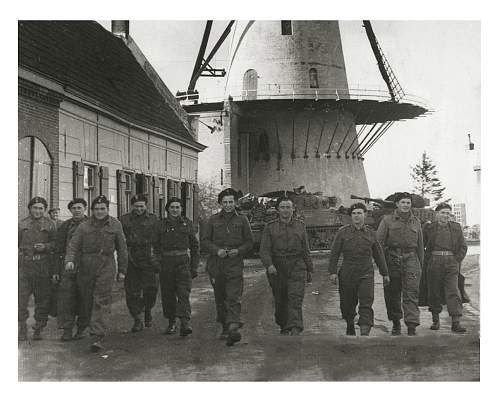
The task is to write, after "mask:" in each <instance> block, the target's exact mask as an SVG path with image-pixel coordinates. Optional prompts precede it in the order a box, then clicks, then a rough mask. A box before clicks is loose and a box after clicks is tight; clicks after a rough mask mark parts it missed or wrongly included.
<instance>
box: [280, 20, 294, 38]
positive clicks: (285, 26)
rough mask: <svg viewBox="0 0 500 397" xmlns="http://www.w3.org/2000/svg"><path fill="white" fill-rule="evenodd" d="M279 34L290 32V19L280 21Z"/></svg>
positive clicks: (286, 34) (285, 34)
mask: <svg viewBox="0 0 500 397" xmlns="http://www.w3.org/2000/svg"><path fill="white" fill-rule="evenodd" d="M281 34H282V35H283V36H290V35H291V34H292V21H281Z"/></svg>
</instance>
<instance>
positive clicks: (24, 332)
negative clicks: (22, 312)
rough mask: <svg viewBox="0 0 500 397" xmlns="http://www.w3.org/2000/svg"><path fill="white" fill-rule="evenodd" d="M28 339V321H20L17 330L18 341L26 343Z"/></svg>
mask: <svg viewBox="0 0 500 397" xmlns="http://www.w3.org/2000/svg"><path fill="white" fill-rule="evenodd" d="M27 339H28V326H27V325H26V321H19V324H18V330H17V340H19V341H25V340H27Z"/></svg>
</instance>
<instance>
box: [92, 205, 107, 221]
mask: <svg viewBox="0 0 500 397" xmlns="http://www.w3.org/2000/svg"><path fill="white" fill-rule="evenodd" d="M108 212H109V209H108V207H107V206H106V204H104V203H99V204H95V205H94V208H93V209H92V215H94V216H95V217H96V218H97V219H104V218H105V217H106V216H107V215H108Z"/></svg>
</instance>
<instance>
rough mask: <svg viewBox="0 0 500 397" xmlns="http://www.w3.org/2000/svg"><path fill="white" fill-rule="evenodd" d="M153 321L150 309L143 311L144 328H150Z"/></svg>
mask: <svg viewBox="0 0 500 397" xmlns="http://www.w3.org/2000/svg"><path fill="white" fill-rule="evenodd" d="M152 322H153V316H152V315H151V310H145V311H144V326H145V327H146V328H151V325H152Z"/></svg>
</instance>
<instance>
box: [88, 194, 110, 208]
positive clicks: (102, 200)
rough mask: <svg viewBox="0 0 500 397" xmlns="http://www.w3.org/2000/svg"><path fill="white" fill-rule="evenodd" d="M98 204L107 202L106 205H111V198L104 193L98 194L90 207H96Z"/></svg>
mask: <svg viewBox="0 0 500 397" xmlns="http://www.w3.org/2000/svg"><path fill="white" fill-rule="evenodd" d="M96 204H106V207H109V200H108V199H107V198H106V196H104V195H100V196H97V197H96V198H95V199H94V200H92V205H91V207H90V208H92V209H94V206H95V205H96Z"/></svg>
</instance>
